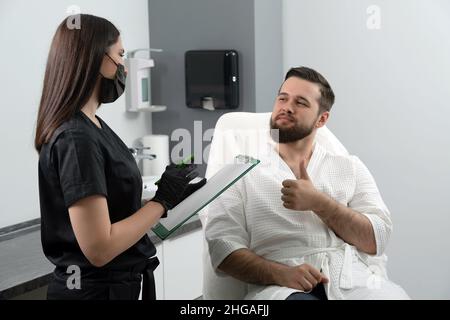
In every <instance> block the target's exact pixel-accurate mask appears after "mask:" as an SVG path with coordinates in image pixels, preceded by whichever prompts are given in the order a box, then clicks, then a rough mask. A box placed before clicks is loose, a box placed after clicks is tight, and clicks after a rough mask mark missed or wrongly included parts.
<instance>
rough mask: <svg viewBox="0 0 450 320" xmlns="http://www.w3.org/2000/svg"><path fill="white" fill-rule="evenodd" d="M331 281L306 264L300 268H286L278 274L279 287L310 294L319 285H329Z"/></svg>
mask: <svg viewBox="0 0 450 320" xmlns="http://www.w3.org/2000/svg"><path fill="white" fill-rule="evenodd" d="M328 282H329V280H328V278H327V277H325V276H324V275H323V274H322V273H320V271H319V270H317V269H316V268H314V267H313V266H311V265H309V264H307V263H304V264H302V265H299V266H294V267H286V268H283V269H282V271H281V272H280V273H279V274H278V281H277V283H278V285H280V286H283V287H288V288H293V289H298V290H302V291H304V292H310V291H311V290H312V289H314V288H315V287H316V286H317V285H318V284H319V283H328Z"/></svg>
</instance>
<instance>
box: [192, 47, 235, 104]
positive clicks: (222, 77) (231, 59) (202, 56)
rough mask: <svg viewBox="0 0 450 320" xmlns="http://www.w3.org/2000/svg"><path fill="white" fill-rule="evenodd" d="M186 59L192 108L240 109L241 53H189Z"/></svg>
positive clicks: (226, 51)
mask: <svg viewBox="0 0 450 320" xmlns="http://www.w3.org/2000/svg"><path fill="white" fill-rule="evenodd" d="M184 58H185V75H186V105H187V106H188V107H189V108H203V109H207V110H215V109H235V108H237V107H239V74H238V73H239V72H238V53H237V52H236V51H235V50H190V51H187V52H186V53H185V57H184Z"/></svg>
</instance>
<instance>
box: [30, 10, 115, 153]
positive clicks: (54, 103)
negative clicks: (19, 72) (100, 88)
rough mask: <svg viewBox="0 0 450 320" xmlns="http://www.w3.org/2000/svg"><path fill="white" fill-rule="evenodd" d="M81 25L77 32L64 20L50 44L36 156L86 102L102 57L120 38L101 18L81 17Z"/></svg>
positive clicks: (36, 141) (111, 25)
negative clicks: (58, 129)
mask: <svg viewBox="0 0 450 320" xmlns="http://www.w3.org/2000/svg"><path fill="white" fill-rule="evenodd" d="M68 19H70V17H69V18H68ZM80 22H81V23H80V26H79V27H80V28H70V25H69V24H68V23H67V19H64V20H63V21H62V22H61V24H60V25H59V27H58V29H57V30H56V33H55V36H54V37H53V40H52V44H51V47H50V52H49V55H48V60H47V67H46V70H45V77H44V85H43V89H42V96H41V101H40V103H39V111H38V115H37V123H36V137H35V140H34V146H35V148H36V150H37V151H38V152H40V150H41V147H42V145H43V144H44V143H46V142H48V141H49V140H50V138H51V137H52V135H53V133H54V131H55V130H56V129H57V128H58V127H59V126H60V125H61V124H62V123H64V122H65V121H67V120H69V119H70V118H71V117H73V115H74V114H75V113H76V112H77V111H78V110H80V109H81V108H82V107H83V106H84V105H85V104H86V103H87V102H88V100H89V98H90V97H91V95H92V93H93V92H94V89H95V85H96V83H97V79H98V77H99V72H100V66H101V63H102V60H103V57H104V54H105V53H106V52H107V51H108V48H109V47H110V46H111V45H113V44H114V43H116V42H117V40H118V38H119V36H120V32H119V30H117V28H116V27H115V26H114V25H113V24H112V23H111V22H109V21H108V20H106V19H104V18H100V17H96V16H93V15H88V14H80Z"/></svg>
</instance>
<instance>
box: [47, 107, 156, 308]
mask: <svg viewBox="0 0 450 320" xmlns="http://www.w3.org/2000/svg"><path fill="white" fill-rule="evenodd" d="M97 118H98V120H99V121H100V124H101V126H102V128H101V129H100V128H98V127H97V126H96V125H95V124H94V122H92V121H91V120H90V119H89V118H88V117H87V116H86V115H85V114H84V113H83V112H81V111H79V112H77V113H76V114H75V116H74V117H73V118H71V119H70V120H69V121H67V122H65V123H64V124H62V125H61V126H60V127H59V128H58V129H57V130H56V131H55V133H54V134H53V137H52V138H51V140H50V141H49V142H48V143H46V144H44V145H43V146H42V149H41V152H40V156H39V195H40V207H41V238H42V246H43V250H44V253H45V255H46V256H47V258H48V259H49V260H50V261H51V262H52V263H53V264H54V265H55V266H56V268H55V271H54V280H53V281H52V282H51V283H50V284H49V287H48V293H47V297H48V299H138V297H139V292H140V283H141V276H142V275H144V285H143V297H142V298H143V299H154V298H155V286H154V279H153V270H154V269H155V268H156V266H157V265H158V260H157V258H156V257H155V258H152V259H149V257H152V256H154V255H155V254H156V249H155V246H154V245H153V244H152V243H151V241H150V239H149V238H148V236H147V235H145V236H144V237H142V238H141V239H140V240H139V241H138V242H137V243H136V244H134V245H133V246H132V247H131V248H129V249H128V250H126V251H125V252H123V253H122V254H120V255H119V256H117V257H116V258H115V259H113V260H112V261H111V262H109V263H108V264H107V265H105V266H104V267H101V268H97V267H95V266H93V265H92V264H91V263H89V261H88V260H87V259H86V257H85V256H84V255H83V252H82V251H81V249H80V247H79V245H78V243H77V240H76V238H75V235H74V232H73V229H72V226H71V223H70V218H69V211H68V208H69V207H70V206H71V205H73V204H74V203H75V202H76V201H78V200H80V199H83V198H86V197H88V196H92V195H104V196H105V197H106V199H107V203H108V210H109V217H110V220H111V223H115V222H117V221H120V220H123V219H125V218H127V217H129V216H130V215H132V214H133V213H135V212H136V211H137V210H138V209H139V208H141V194H142V179H141V174H140V172H139V169H138V167H137V165H136V161H135V159H134V158H133V156H132V154H131V153H130V151H129V150H128V148H127V146H126V145H125V144H124V143H123V142H122V140H120V138H119V137H118V136H117V135H116V134H115V133H114V132H113V131H112V130H111V129H110V128H109V127H108V126H107V125H106V123H105V122H103V120H101V119H100V118H99V117H97ZM92 214H95V212H93V213H92ZM71 266H76V267H79V270H80V271H81V274H80V275H81V277H80V280H81V281H80V284H81V288H80V289H77V288H76V279H75V278H74V275H75V273H74V271H73V270H76V267H75V269H74V267H71ZM69 267H70V268H69ZM68 280H69V281H68ZM68 283H69V284H70V285H69V286H68ZM69 287H70V288H69ZM74 287H75V288H74ZM71 288H73V289H71Z"/></svg>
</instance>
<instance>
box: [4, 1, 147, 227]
mask: <svg viewBox="0 0 450 320" xmlns="http://www.w3.org/2000/svg"><path fill="white" fill-rule="evenodd" d="M74 3H76V5H78V6H79V7H80V8H81V11H82V13H90V14H95V15H98V16H102V17H105V18H107V19H109V20H110V21H112V22H113V23H114V24H115V25H116V26H117V28H118V29H119V30H120V31H121V35H122V40H123V42H124V46H125V49H126V50H127V49H128V50H130V49H131V50H132V49H136V48H146V47H149V24H148V5H147V0H133V3H132V5H131V4H128V3H126V2H124V1H118V0H109V1H106V0H95V1H88V0H77V1H75V2H74V1H68V0H64V1H61V0H58V1H56V0H43V1H25V0H1V2H0V43H1V50H0V70H1V71H2V76H0V90H1V98H0V137H1V138H0V147H1V154H2V158H1V160H0V176H1V179H0V228H2V227H4V226H8V225H11V224H16V223H19V222H23V221H26V220H30V219H34V218H37V217H39V198H38V181H37V161H38V156H37V153H36V151H34V148H33V139H34V130H35V121H36V114H37V109H38V104H39V99H40V94H41V90H42V80H43V77H44V70H45V64H46V59H47V54H48V51H49V46H50V42H51V39H52V37H53V35H54V32H55V31H56V28H57V26H58V25H59V23H60V22H61V21H62V19H63V18H64V17H65V16H66V15H67V14H66V12H67V8H68V7H69V6H70V5H72V4H74ZM99 115H100V116H101V117H102V118H103V119H104V120H105V121H106V122H107V123H108V124H109V125H110V127H111V128H112V129H113V130H115V131H116V133H117V134H118V135H119V136H120V137H121V138H122V139H123V140H124V141H125V143H127V144H128V145H131V144H132V143H133V141H134V140H135V139H136V138H137V137H140V136H143V135H145V134H148V133H151V115H150V114H127V113H126V112H125V98H124V97H123V96H122V97H121V98H120V99H119V100H118V101H116V102H115V103H113V104H108V105H103V106H102V108H101V109H100V111H99Z"/></svg>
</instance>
